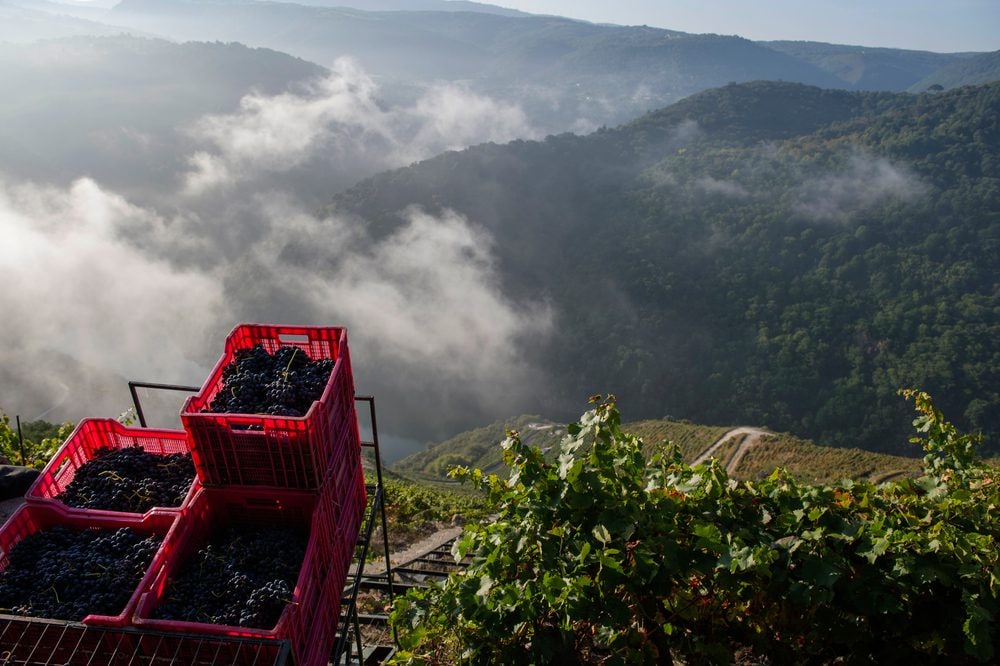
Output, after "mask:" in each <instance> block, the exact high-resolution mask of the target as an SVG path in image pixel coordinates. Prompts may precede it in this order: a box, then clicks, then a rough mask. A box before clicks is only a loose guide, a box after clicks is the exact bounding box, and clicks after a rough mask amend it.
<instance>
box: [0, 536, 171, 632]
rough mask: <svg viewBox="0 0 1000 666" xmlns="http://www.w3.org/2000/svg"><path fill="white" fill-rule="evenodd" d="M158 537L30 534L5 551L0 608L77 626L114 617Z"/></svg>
mask: <svg viewBox="0 0 1000 666" xmlns="http://www.w3.org/2000/svg"><path fill="white" fill-rule="evenodd" d="M162 540H163V537H162V536H160V535H157V534H152V535H149V534H143V533H140V532H136V531H134V530H130V529H128V528H125V527H123V528H120V529H117V530H82V531H79V532H78V531H74V530H72V529H70V528H68V527H65V526H62V525H56V526H54V527H52V528H50V529H47V530H44V531H41V532H35V533H34V534H31V535H29V536H27V537H25V538H24V539H22V540H21V541H20V542H18V544H17V545H16V546H14V548H12V549H11V551H10V559H9V561H8V563H7V568H6V569H4V571H3V572H2V573H0V609H2V611H3V612H5V613H11V614H13V615H29V616H32V617H46V618H51V619H56V620H72V621H77V622H78V621H80V620H82V619H83V618H84V617H86V616H87V615H90V614H96V615H118V614H119V613H121V612H122V610H124V608H125V604H127V603H128V600H129V597H131V596H132V593H133V592H134V591H135V589H136V587H137V586H138V585H139V582H140V581H141V580H142V577H143V575H144V574H145V573H146V569H147V568H148V567H149V564H150V562H152V561H153V555H154V554H155V553H156V550H157V548H159V547H160V542H161V541H162Z"/></svg>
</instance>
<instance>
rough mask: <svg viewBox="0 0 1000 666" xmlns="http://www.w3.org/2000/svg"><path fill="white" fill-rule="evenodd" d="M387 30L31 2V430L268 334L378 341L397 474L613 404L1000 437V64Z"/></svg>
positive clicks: (339, 18)
mask: <svg viewBox="0 0 1000 666" xmlns="http://www.w3.org/2000/svg"><path fill="white" fill-rule="evenodd" d="M356 4H358V7H351V8H345V7H342V6H341V7H329V6H323V5H321V4H319V3H315V4H312V3H310V4H285V3H280V4H279V3H265V2H228V3H214V2H197V3H196V2H184V1H173V0H125V1H124V2H121V3H119V4H117V5H114V6H100V5H82V4H73V5H70V4H59V3H51V2H40V1H38V0H4V2H2V3H0V25H2V26H4V27H2V28H0V85H2V87H3V89H4V90H5V91H9V93H8V95H7V100H6V101H5V103H4V104H3V105H2V106H0V232H2V244H0V277H2V279H3V284H4V288H3V291H2V292H0V306H2V309H3V312H4V313H5V316H4V317H3V318H2V320H0V406H2V408H3V410H4V411H6V412H7V413H11V414H13V413H19V414H21V415H22V416H24V417H26V418H34V417H36V416H40V415H44V417H45V418H46V419H49V420H62V419H67V420H75V419H78V418H81V417H83V416H88V415H93V416H115V415H117V414H118V413H119V412H120V411H121V410H122V409H124V408H125V407H127V406H128V404H129V398H128V391H127V387H126V386H125V381H126V380H127V379H141V380H147V381H163V382H179V383H185V384H200V382H201V381H202V380H203V379H204V377H205V376H206V374H207V371H208V368H209V367H210V366H211V364H212V363H213V362H214V361H215V360H216V358H217V356H218V354H219V352H220V350H221V341H222V339H223V337H224V335H225V333H226V332H227V331H228V330H229V329H230V328H232V326H233V324H234V323H236V322H238V321H270V322H285V323H296V324H325V325H330V324H338V325H340V324H342V325H346V326H347V327H348V329H349V331H350V339H351V347H352V358H353V360H354V368H355V372H356V374H357V386H358V391H359V392H361V393H373V394H375V395H376V396H377V397H378V399H379V407H380V424H381V426H382V429H383V430H384V432H385V433H386V434H387V436H388V437H389V438H391V439H392V441H397V442H399V444H398V448H397V449H396V450H394V451H393V452H392V455H393V456H396V455H402V454H404V453H409V452H411V451H412V450H413V449H414V448H416V447H418V446H419V445H420V444H422V443H423V442H426V441H430V440H442V439H445V438H446V437H448V436H450V435H452V434H454V433H456V432H458V431H460V430H464V429H468V428H472V427H475V426H479V425H482V424H484V423H489V422H492V421H495V420H497V419H503V418H507V417H509V416H511V415H514V414H521V413H541V414H544V415H545V416H547V417H549V418H555V419H565V418H570V417H571V416H573V415H574V414H576V413H578V411H579V407H580V405H581V403H582V402H583V400H584V399H585V398H586V396H587V395H589V394H591V393H595V392H608V391H611V392H614V393H616V394H617V395H619V397H620V399H621V405H622V409H623V410H624V411H625V413H626V414H627V415H628V416H629V417H631V418H636V419H638V418H654V417H660V416H662V415H664V414H671V415H674V416H677V417H681V418H689V419H692V420H697V421H702V422H711V423H717V424H733V423H752V424H759V425H768V426H770V427H772V428H777V429H779V430H785V431H789V432H794V433H796V434H799V435H803V436H809V437H812V438H814V439H817V440H818V441H820V442H822V443H829V444H837V445H854V446H862V447H865V448H872V449H882V450H890V449H893V450H894V448H895V447H896V445H897V443H898V442H901V441H903V439H902V438H901V435H900V434H901V433H905V432H906V431H907V429H908V428H909V418H910V417H909V416H908V410H907V408H906V406H905V405H903V404H902V401H901V400H900V399H899V398H898V397H897V396H895V390H896V389H897V388H900V387H902V386H909V385H919V386H921V387H922V388H925V389H926V390H928V391H931V392H932V393H934V394H935V395H936V396H938V395H940V398H941V402H942V404H944V405H945V406H946V407H947V408H948V412H949V414H950V415H952V416H953V417H954V418H956V419H957V420H958V421H959V422H960V423H961V424H962V425H964V426H966V427H969V428H973V429H977V430H981V431H983V432H985V433H987V434H988V435H991V436H994V438H993V441H996V440H995V434H996V433H997V432H998V431H1000V422H998V420H997V419H998V413H1000V397H998V393H997V387H998V386H1000V382H998V381H997V379H998V377H997V373H998V367H1000V363H998V362H997V354H998V353H1000V352H998V350H997V348H996V340H997V339H1000V336H998V335H997V334H998V333H1000V331H998V330H997V326H998V324H997V318H996V313H997V308H998V304H997V295H998V292H997V283H996V279H995V276H996V267H997V266H998V265H1000V261H998V254H997V253H998V252H1000V249H998V244H997V243H998V241H997V234H998V225H1000V220H998V219H997V217H996V213H995V211H997V210H1000V201H998V199H997V197H998V196H1000V194H998V192H1000V189H998V188H997V185H996V184H997V182H1000V180H998V179H1000V172H998V168H1000V166H998V165H1000V158H998V156H997V152H998V148H1000V130H998V128H997V124H996V118H997V116H998V114H997V111H998V110H1000V109H998V106H1000V101H998V100H1000V90H998V88H997V84H996V83H989V82H990V81H995V80H996V79H997V78H1000V76H997V75H995V72H996V67H997V65H996V54H978V53H967V52H962V53H950V54H949V53H931V52H926V51H906V50H901V49H878V48H868V49H864V48H861V47H855V46H840V45H833V44H822V43H818V42H755V41H751V40H749V39H744V38H741V37H736V36H724V35H693V34H688V33H683V32H678V31H671V30H665V29H659V28H651V27H647V26H632V27H625V26H611V25H597V24H591V23H586V22H582V21H574V20H570V19H564V18H560V17H551V16H537V15H530V14H524V13H519V12H515V11H511V10H503V9H502V8H497V7H492V6H489V5H477V4H476V3H445V2H426V3H422V4H420V5H406V7H409V9H407V10H405V11H404V10H403V5H401V4H400V3H391V2H383V3H371V4H368V3H362V2H358V3H356ZM764 81H772V83H767V82H764ZM778 81H780V82H778ZM968 84H975V85H976V86H977V87H962V86H965V85H968ZM931 86H936V88H935V90H938V89H940V91H939V92H932V93H926V92H925V91H926V90H927V89H928V88H929V87H931ZM876 91H878V92H876ZM906 91H909V92H906ZM154 411H156V419H157V420H159V421H160V423H161V424H162V425H170V424H171V423H172V421H171V419H172V413H175V411H176V405H174V404H173V403H171V402H170V401H169V400H166V401H164V403H163V404H162V405H161V406H160V408H159V409H157V410H154ZM896 452H898V451H896Z"/></svg>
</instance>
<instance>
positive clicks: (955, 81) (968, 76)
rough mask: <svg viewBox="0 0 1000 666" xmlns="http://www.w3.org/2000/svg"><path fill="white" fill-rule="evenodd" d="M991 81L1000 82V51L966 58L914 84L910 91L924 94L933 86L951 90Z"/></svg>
mask: <svg viewBox="0 0 1000 666" xmlns="http://www.w3.org/2000/svg"><path fill="white" fill-rule="evenodd" d="M991 81H1000V51H993V52H992V53H983V54H980V55H977V56H975V57H973V58H964V59H962V60H960V61H958V62H955V63H952V64H950V65H947V66H945V67H942V68H941V69H939V70H937V71H935V72H933V73H932V74H928V75H927V76H925V77H924V78H923V79H921V80H920V81H917V82H916V83H914V84H913V85H912V86H910V90H911V91H912V92H924V91H925V90H928V89H931V88H932V86H940V88H934V89H941V88H943V89H944V90H950V89H951V88H957V87H959V86H969V85H977V84H980V83H990V82H991Z"/></svg>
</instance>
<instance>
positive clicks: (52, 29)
mask: <svg viewBox="0 0 1000 666" xmlns="http://www.w3.org/2000/svg"><path fill="white" fill-rule="evenodd" d="M46 4H54V3H46ZM123 32H137V31H136V30H135V29H129V28H121V27H118V26H112V25H108V24H107V23H102V22H100V21H96V20H91V18H89V17H79V16H71V15H69V14H53V13H51V12H49V11H46V10H44V9H42V8H38V7H33V6H31V5H25V4H22V3H20V2H12V1H11V0H0V44H2V43H4V42H6V43H8V44H29V43H31V42H34V41H37V40H40V39H59V38H62V37H75V36H82V35H91V36H102V35H118V34H121V33H123Z"/></svg>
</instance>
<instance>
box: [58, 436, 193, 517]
mask: <svg viewBox="0 0 1000 666" xmlns="http://www.w3.org/2000/svg"><path fill="white" fill-rule="evenodd" d="M193 481H194V463H193V462H192V461H191V454H190V453H172V454H170V455H165V456H162V455H158V454H156V453H150V452H148V451H145V450H144V449H143V448H142V447H139V446H130V447H126V448H122V449H110V448H107V447H102V448H100V449H98V450H97V451H96V452H95V455H94V457H93V458H91V459H90V460H88V461H87V462H86V463H84V464H83V465H81V466H80V468H79V469H77V470H76V473H75V474H74V475H73V480H72V481H70V482H69V484H67V486H66V488H65V489H64V490H63V491H62V492H61V493H59V494H58V495H57V496H56V499H58V500H59V501H60V502H62V503H63V504H66V505H67V506H73V507H78V508H83V509H106V510H108V511H128V512H131V513H143V512H145V511H147V510H149V509H151V508H152V507H154V506H164V507H176V506H180V505H181V503H182V502H183V501H184V497H185V496H186V495H187V493H188V490H190V488H191V483H192V482H193Z"/></svg>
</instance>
